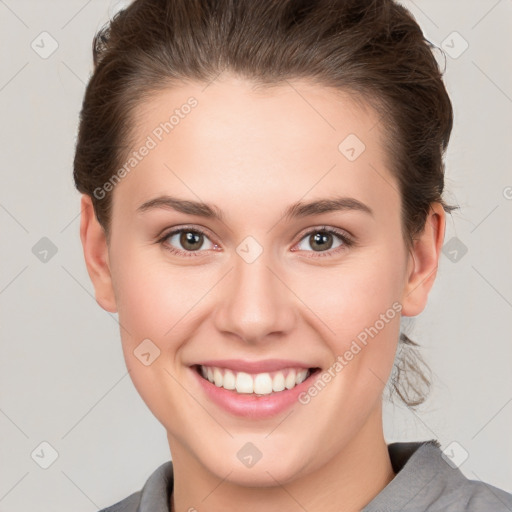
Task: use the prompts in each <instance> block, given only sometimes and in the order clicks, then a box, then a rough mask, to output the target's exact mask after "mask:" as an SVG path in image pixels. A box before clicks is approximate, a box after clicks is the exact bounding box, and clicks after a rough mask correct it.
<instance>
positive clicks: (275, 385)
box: [272, 372, 285, 391]
mask: <svg viewBox="0 0 512 512" xmlns="http://www.w3.org/2000/svg"><path fill="white" fill-rule="evenodd" d="M284 383H285V379H284V375H283V372H277V373H276V374H275V375H274V379H273V380H272V389H273V390H274V391H283V389H284V387H285V386H284Z"/></svg>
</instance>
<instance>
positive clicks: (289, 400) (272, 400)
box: [191, 367, 318, 419]
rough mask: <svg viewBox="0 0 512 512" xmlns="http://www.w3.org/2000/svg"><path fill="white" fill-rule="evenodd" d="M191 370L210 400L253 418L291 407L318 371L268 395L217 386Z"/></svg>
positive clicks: (237, 413) (269, 415)
mask: <svg viewBox="0 0 512 512" xmlns="http://www.w3.org/2000/svg"><path fill="white" fill-rule="evenodd" d="M191 371H192V373H193V374H194V375H195V377H196V379H197V380H198V381H199V384H200V386H201V387H202V389H204V391H205V393H206V394H207V395H208V397H209V398H210V399H211V400H212V402H214V403H215V404H217V405H218V406H220V407H222V408H223V409H224V410H226V411H227V412H229V413H231V414H234V415H236V416H244V417H246V418H254V419H259V418H268V417H271V416H274V415H276V414H279V413H281V412H283V411H285V410H286V409H288V408H289V407H291V406H292V405H293V404H294V403H296V402H297V401H298V397H299V395H300V394H301V393H302V392H303V391H305V390H306V389H307V388H308V387H309V386H310V385H311V382H312V377H315V376H316V375H317V373H318V370H317V371H316V372H314V373H312V374H311V375H310V376H309V377H308V378H307V379H306V380H305V381H304V382H301V383H300V384H298V385H297V386H295V387H294V388H292V389H285V390H283V391H279V392H277V393H276V392H274V393H270V394H268V395H255V394H254V393H237V392H236V391H231V390H228V389H224V388H221V387H218V386H216V385H215V384H212V383H211V382H210V381H209V380H206V379H205V378H203V377H201V375H199V373H198V372H197V371H196V369H195V368H193V367H192V368H191Z"/></svg>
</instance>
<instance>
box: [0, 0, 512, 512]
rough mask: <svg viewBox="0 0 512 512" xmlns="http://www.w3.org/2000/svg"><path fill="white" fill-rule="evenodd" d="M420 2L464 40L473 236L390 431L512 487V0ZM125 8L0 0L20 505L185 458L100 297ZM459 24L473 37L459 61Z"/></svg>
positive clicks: (2, 305)
mask: <svg viewBox="0 0 512 512" xmlns="http://www.w3.org/2000/svg"><path fill="white" fill-rule="evenodd" d="M404 4H405V5H406V6H407V7H409V8H410V10H411V11H412V12H413V14H414V15H415V16H416V18H417V20H418V22H419V23H420V25H421V26H422V28H423V30H424V31H425V33H426V35H427V37H428V38H429V39H430V40H431V41H433V42H434V43H436V44H437V45H441V44H443V43H442V42H443V41H445V43H444V45H445V48H446V49H447V50H449V51H450V52H451V53H452V57H450V56H449V55H448V56H447V72H446V82H447V87H448V89H449V92H450V94H451V97H452V100H453V104H454V109H455V127H454V131H453V135H452V141H451V146H450V149H449V153H448V157H447V180H446V187H447V194H446V198H447V200H448V201H449V202H451V203H458V204H459V205H460V206H461V211H460V212H457V213H454V214H453V217H452V218H450V217H449V216H448V220H447V232H446V238H445V242H448V241H449V240H450V239H451V238H452V237H457V239H458V241H459V242H458V243H459V244H464V246H466V247H467V253H466V254H462V252H461V250H460V248H459V249H457V250H458V252H457V254H456V256H457V261H451V259H450V258H452V259H453V257H454V256H455V253H452V254H451V255H450V254H449V253H448V251H446V252H447V254H448V255H444V254H443V255H442V257H441V262H440V267H439V272H438V278H437V281H436V284H435V286H434V289H433V291H432V293H431V296H430V300H429V304H428V306H427V308H426V310H425V311H424V313H423V314H422V315H420V316H419V317H417V318H416V319H415V320H414V321H413V327H414V329H413V330H412V332H411V337H412V338H413V339H415V340H416V341H418V342H420V343H421V345H422V347H423V354H424V356H425V358H426V360H427V362H428V363H429V365H430V367H431V368H432V370H433V372H434V375H433V377H434V389H433V391H432V394H431V398H430V399H429V400H428V401H427V403H426V404H425V405H424V406H423V408H422V409H420V411H419V412H417V413H413V412H412V411H409V410H407V408H405V407H404V406H400V405H395V406H391V405H386V409H385V434H386V439H387V440H388V442H393V441H404V440H422V439H430V438H437V439H439V441H440V442H441V444H442V447H443V448H448V447H449V446H450V443H452V442H456V443H458V444H455V445H451V447H450V448H449V450H452V449H453V450H454V451H453V452H452V453H453V454H454V458H455V459H458V460H459V462H460V460H461V459H463V457H464V454H465V452H464V451H463V450H465V451H466V452H467V454H468V457H467V459H466V460H464V461H463V463H462V464H461V465H460V469H461V471H462V472H463V473H464V474H465V475H466V476H468V477H469V478H471V479H478V480H483V481H485V482H488V483H491V484H492V485H495V486H497V487H500V488H503V489H505V490H507V491H508V492H512V436H511V435H510V433H511V431H512V429H511V426H512V343H511V341H512V340H511V334H510V333H511V328H512V279H511V274H512V271H511V264H510V262H511V261H512V236H511V234H512V229H511V228H512V199H511V198H512V188H511V187H512V173H511V168H510V165H511V162H512V158H511V157H512V155H511V146H512V74H511V69H510V62H511V48H512V36H511V34H512V30H511V26H512V0H500V1H496V0H479V1H467V0H466V1H462V0H461V1H455V0H452V1H446V0H439V1H433V0H428V1H420V0H416V1H415V2H412V1H410V0H409V1H404ZM121 5H123V3H122V2H118V1H112V2H110V3H109V2H108V0H89V1H84V0H65V1H64V0H60V1H42V0H32V1H29V0H0V34H1V36H0V37H1V44H0V57H1V60H0V62H1V67H0V108H1V119H2V122H1V126H0V140H1V153H0V154H1V161H0V169H1V187H0V222H1V240H2V244H1V265H0V311H1V324H0V325H1V334H2V350H1V354H2V355H1V363H0V364H1V368H0V379H1V397H0V428H1V433H2V435H1V441H0V450H1V452H0V460H1V463H0V468H1V470H0V471H1V478H0V509H1V510H5V511H7V510H9V511H11V512H14V511H26V510H32V509H35V510H39V511H64V510H74V511H76V512H79V511H84V512H88V511H94V510H97V509H98V508H101V507H104V506H107V505H110V504H112V503H114V502H116V501H118V500H120V499H122V498H124V497H126V496H127V495H128V494H130V493H132V492H134V491H136V490H138V489H140V488H141V486H142V485H143V483H144V482H145V480H146V478H147V477H148V476H149V474H150V473H151V472H152V471H153V470H154V469H156V467H157V466H158V465H159V464H161V463H163V462H164V461H166V460H168V459H169V458H170V455H169V449H168V445H167V440H166V437H165V431H164V429H163V427H162V426H161V425H160V424H159V423H158V421H157V420H156V419H155V418H154V417H153V416H152V414H151V413H150V412H149V410H148V409H147V408H146V406H145V404H144V403H143V402H142V400H141V399H140V398H139V396H138V394H137V392H136V390H135V388H134V387H133V384H132V382H131V380H130V378H129V376H128V374H127V370H126V368H125V364H124V360H123V357H122V351H121V344H120V338H119V331H118V324H117V320H116V317H115V315H111V314H109V313H106V312H105V311H103V310H102V309H101V308H100V307H99V306H98V305H97V304H96V302H95V300H94V298H93V288H92V286H91V283H90V282H89V278H88V275H87V273H86V269H85V265H84V262H83V257H82V251H81V245H80V241H79V234H78V229H79V217H78V215H79V194H78V193H77V192H76V191H74V188H73V184H72V159H73V151H74V142H75V136H76V129H77V121H78V113H79V110H80V106H81V101H82V96H83V92H84V87H85V83H86V82H87V80H88V77H89V74H90V73H91V70H92V56H91V41H92V37H93V34H94V32H95V31H96V30H97V29H99V28H100V26H101V25H102V24H103V23H104V22H105V21H106V20H107V18H108V16H109V15H110V16H111V15H113V14H114V12H115V11H116V9H117V8H118V7H119V6H121ZM43 31H47V32H48V33H49V34H51V36H52V38H54V39H55V40H56V41H57V42H58V48H57V50H56V51H55V52H54V53H53V54H52V55H51V56H49V57H48V58H46V59H43V58H42V57H41V56H40V55H39V54H38V53H36V52H35V51H34V50H33V49H32V48H31V43H32V41H34V40H35V41H36V43H38V42H39V43H38V44H39V46H40V47H41V46H42V45H43V43H41V42H40V41H41V37H48V36H39V35H40V34H41V32H43ZM454 31H457V32H458V33H459V34H460V35H461V36H462V38H464V40H465V41H467V43H468V44H469V47H468V48H467V50H466V51H464V52H463V53H462V54H461V55H460V56H458V55H457V54H458V53H460V51H461V50H462V49H463V48H464V46H463V45H464V41H463V40H462V39H460V38H458V36H457V35H453V34H452V33H453V32H454ZM45 41H46V42H45V43H44V45H45V48H46V49H48V48H50V46H49V44H50V40H49V39H46V40H45ZM40 51H42V49H41V50H40ZM455 57H456V58H455ZM507 187H508V188H507ZM42 237H48V238H49V239H50V240H51V241H52V242H53V244H55V246H56V248H57V253H56V254H55V255H54V256H53V257H51V258H50V257H49V256H50V255H51V253H50V254H49V255H48V256H47V259H48V261H46V262H43V261H40V259H39V258H38V257H36V255H35V254H34V253H33V252H32V248H33V246H34V245H35V244H36V243H37V242H38V241H39V240H40V239H41V238H42ZM36 252H37V251H36ZM39 256H40V257H42V256H43V255H41V254H40V255H39ZM448 256H450V258H449V257H448ZM43 441H46V442H47V443H49V444H50V445H51V446H52V447H53V448H54V449H55V450H56V452H57V453H58V457H57V459H56V460H55V462H53V464H51V465H50V467H48V469H42V468H41V467H40V465H39V464H38V463H36V460H37V461H38V462H39V463H42V462H44V461H45V460H46V461H49V458H48V457H49V454H50V450H49V448H47V447H46V448H45V447H44V446H43V448H42V449H43V452H41V447H40V443H42V442H43ZM34 450H35V453H33V452H34ZM42 453H44V456H42ZM31 454H33V455H31ZM37 454H39V457H38V456H37Z"/></svg>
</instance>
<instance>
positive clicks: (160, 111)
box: [114, 75, 399, 212]
mask: <svg viewBox="0 0 512 512" xmlns="http://www.w3.org/2000/svg"><path fill="white" fill-rule="evenodd" d="M131 123H132V125H133V128H132V129H133V141H134V143H133V145H132V148H131V151H132V152H133V151H135V152H139V153H141V151H139V150H142V148H143V147H144V146H146V147H148V148H150V149H149V150H145V151H143V152H144V153H145V156H143V157H142V158H141V157H140V155H139V158H138V159H137V162H136V163H135V165H133V167H132V168H131V169H130V172H129V173H126V174H127V176H126V178H124V179H123V180H122V182H121V183H119V185H117V186H116V189H115V190H114V197H115V196H117V195H119V196H121V195H122V196H125V199H126V201H129V202H130V203H131V205H130V207H131V209H133V208H134V207H136V205H138V204H141V203H142V202H144V201H147V200H148V199H152V198H153V197H155V196H156V195H161V194H164V193H169V194H170V193H171V192H172V195H174V196H176V195H178V196H181V197H183V198H187V199H192V200H198V199H201V200H203V201H205V202H208V203H214V204H218V205H219V206H221V205H222V203H224V204H225V205H226V207H227V206H228V204H229V205H232V206H233V207H235V206H237V205H238V206H244V205H245V206H246V207H247V206H248V205H249V204H251V205H254V206H255V211H256V209H257V206H259V207H260V208H264V209H268V205H269V204H271V203H272V204H278V205H279V206H282V205H283V203H286V204H291V203H294V202H296V201H298V200H300V199H302V198H304V199H313V198H316V197H326V196H329V195H332V194H333V193H335V194H336V195H350V196H353V197H357V199H359V200H361V201H363V202H365V203H372V204H373V207H375V208H374V209H377V210H378V209H379V206H381V207H386V208H388V209H389V208H392V207H393V205H394V204H396V205H398V201H399V198H398V197H397V189H396V186H394V179H393V177H392V176H391V174H390V173H389V170H388V165H387V155H386V154H385V151H384V148H383V144H382V140H381V136H382V135H381V126H380V125H379V123H378V115H377V113H376V112H375V111H374V110H373V109H372V108H371V107H370V106H368V105H366V104H365V103H364V102H363V101H357V98H356V99H354V97H353V96H351V95H349V94H348V93H344V92H340V91H336V90H334V89H331V88H327V87H323V86H321V85H318V84H313V83H311V82H307V81H293V82H292V81H288V82H285V83H282V84H280V85H277V86H272V87H270V88H262V87H260V88H255V86H254V85H253V84H252V83H251V82H249V81H247V80H243V79H240V78H236V77H234V76H230V75H228V76H223V77H222V79H220V78H219V79H218V80H216V81H214V82H212V83H210V84H209V85H208V84H199V83H188V84H182V85H180V86H173V87H169V88H168V89H165V90H162V91H160V92H158V93H156V94H154V95H153V96H152V97H151V98H149V99H147V100H145V101H143V102H142V103H141V104H139V106H138V107H137V109H136V110H135V111H134V112H133V115H132V117H131ZM124 163H126V162H124ZM132 163H133V162H132ZM123 191H124V192H123ZM123 201H124V199H123ZM114 202H115V201H114ZM373 207H372V208H373ZM246 210H247V208H246ZM259 211H260V212H261V210H259Z"/></svg>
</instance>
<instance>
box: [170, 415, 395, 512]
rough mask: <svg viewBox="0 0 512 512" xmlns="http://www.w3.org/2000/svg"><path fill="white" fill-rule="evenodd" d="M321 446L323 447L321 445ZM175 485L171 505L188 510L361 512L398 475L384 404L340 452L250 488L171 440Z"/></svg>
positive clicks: (180, 510)
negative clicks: (284, 480) (220, 473)
mask: <svg viewBox="0 0 512 512" xmlns="http://www.w3.org/2000/svg"><path fill="white" fill-rule="evenodd" d="M319 451H320V450H319ZM172 454H173V468H174V488H173V495H172V503H171V508H170V510H171V511H172V512H187V511H190V510H195V508H194V507H196V508H197V509H198V510H201V509H202V508H204V507H205V506H206V507H207V509H208V512H229V511H235V510H239V509H240V504H241V503H243V508H244V511H247V512H256V511H258V512H259V511H260V510H265V511H267V512H282V511H283V510H286V511H289V512H303V511H304V510H307V511H308V512H320V511H321V512H335V511H336V512H339V511H343V512H356V511H360V510H361V509H362V508H364V506H366V505H367V504H368V503H369V502H370V501H371V500H372V499H373V498H374V497H375V496H377V494H378V493H379V492H380V491H381V490H382V489H384V487H386V485H387V484H388V483H389V482H390V481H391V480H392V479H393V478H394V476H395V473H394V472H393V468H392V465H391V460H390V458H389V453H388V448H387V445H386V442H385V440H384V436H383V432H382V413H381V409H380V407H379V408H377V410H374V411H373V412H372V414H371V416H370V417H369V418H368V421H367V422H366V423H365V425H364V426H363V427H362V428H361V429H360V431H359V432H358V433H357V435H356V436H355V437H354V438H352V439H351V440H350V441H349V443H348V444H347V445H345V446H344V447H343V448H342V449H341V450H340V451H339V452H338V453H337V454H335V455H334V456H333V457H332V458H330V459H328V460H327V461H326V462H325V463H324V464H323V465H321V466H320V467H319V468H317V469H314V470H313V471H311V472H309V473H307V474H304V475H302V476H300V477H298V478H296V479H292V480H289V481H288V482H287V483H286V485H281V484H280V483H279V482H275V485H274V486H270V487H245V486H240V485H236V484H233V483H231V482H229V480H227V479H224V478H219V477H217V476H215V475H213V474H212V473H210V472H209V471H207V470H206V468H204V466H203V465H201V464H200V463H199V461H198V460H197V459H196V458H195V457H194V456H192V455H191V454H190V452H188V451H187V450H186V449H185V448H184V447H183V446H182V445H179V444H178V443H172Z"/></svg>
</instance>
